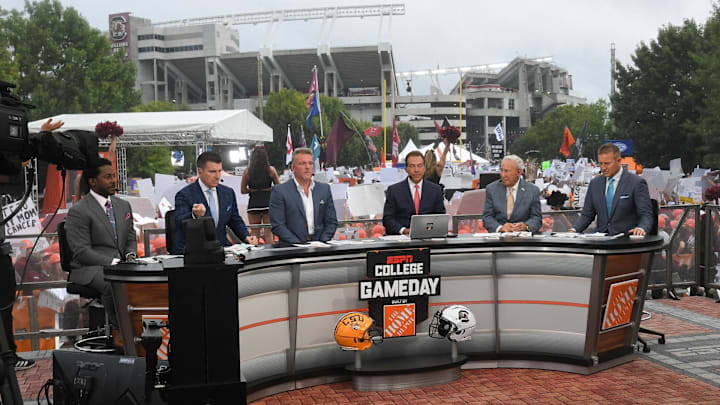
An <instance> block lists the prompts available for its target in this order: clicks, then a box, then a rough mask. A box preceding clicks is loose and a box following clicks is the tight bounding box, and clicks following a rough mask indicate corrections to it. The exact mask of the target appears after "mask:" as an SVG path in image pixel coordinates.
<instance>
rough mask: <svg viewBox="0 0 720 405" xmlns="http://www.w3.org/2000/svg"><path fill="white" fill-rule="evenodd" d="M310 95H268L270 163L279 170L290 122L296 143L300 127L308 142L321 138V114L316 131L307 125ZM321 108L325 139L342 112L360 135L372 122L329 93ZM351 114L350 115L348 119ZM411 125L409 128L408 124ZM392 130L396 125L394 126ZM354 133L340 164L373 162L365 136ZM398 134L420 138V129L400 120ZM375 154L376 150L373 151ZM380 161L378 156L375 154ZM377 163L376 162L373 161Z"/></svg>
mask: <svg viewBox="0 0 720 405" xmlns="http://www.w3.org/2000/svg"><path fill="white" fill-rule="evenodd" d="M306 101H307V96H306V95H305V94H302V93H300V92H298V91H296V90H290V89H283V90H280V91H279V92H276V93H272V94H270V96H269V97H268V99H267V103H266V104H265V108H264V110H263V118H264V121H265V124H267V125H268V126H270V127H271V128H272V129H273V142H272V144H267V145H265V148H266V150H267V152H268V156H269V158H270V164H271V165H273V166H275V167H276V168H277V169H279V170H283V169H284V168H285V167H286V166H285V140H286V137H287V126H288V124H290V129H291V133H292V140H293V145H295V147H297V146H298V145H300V133H301V131H300V129H301V128H302V129H303V131H304V133H305V142H306V143H307V145H308V146H310V144H311V143H312V139H313V136H317V138H318V140H321V135H320V126H319V124H320V117H318V116H315V117H313V118H312V120H313V129H312V131H311V130H310V129H309V128H308V127H307V124H306V122H305V117H307V113H308V108H307V107H306V106H305V103H306ZM320 108H321V110H322V128H323V135H324V137H325V139H327V138H328V137H329V136H330V131H331V130H332V127H333V124H335V120H336V119H337V117H338V115H340V114H341V113H342V114H344V115H343V119H345V123H346V124H347V126H348V127H349V128H351V129H354V130H356V131H357V132H358V133H359V134H360V135H362V136H363V137H364V135H363V134H362V132H363V131H365V129H367V128H368V127H370V126H371V124H370V123H368V122H361V121H358V120H355V119H353V118H352V117H351V116H350V114H349V113H348V111H347V108H345V105H344V104H343V103H342V101H340V99H339V98H336V97H327V96H324V95H320ZM348 118H349V119H348ZM404 126H408V127H409V128H405V127H404ZM390 131H392V128H391V129H390ZM358 133H356V134H354V135H353V136H352V137H351V138H350V139H349V140H348V141H347V143H346V144H345V145H344V146H343V148H342V149H340V152H339V153H338V157H337V164H338V166H346V167H357V166H365V165H367V164H369V163H371V162H369V159H368V152H367V150H366V147H365V140H364V139H362V138H361V136H358ZM398 134H399V136H400V139H401V140H402V139H405V142H407V139H408V138H411V137H414V139H415V140H416V141H417V131H416V130H415V128H414V127H412V126H411V125H408V124H400V126H398ZM389 139H390V142H392V132H390V138H389ZM374 141H375V142H376V146H377V147H378V149H379V148H380V147H381V142H382V141H381V140H380V141H379V142H378V139H377V138H376V139H374ZM371 156H372V152H371ZM372 159H373V160H375V161H376V158H375V157H373V158H372ZM373 163H374V162H373Z"/></svg>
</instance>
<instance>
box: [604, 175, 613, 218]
mask: <svg viewBox="0 0 720 405" xmlns="http://www.w3.org/2000/svg"><path fill="white" fill-rule="evenodd" d="M614 182H615V179H614V178H612V177H611V178H610V180H609V183H608V188H607V191H606V192H605V205H607V213H608V217H610V210H612V201H613V196H614V195H615V186H614V185H613V183H614Z"/></svg>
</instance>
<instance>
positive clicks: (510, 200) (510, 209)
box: [507, 187, 515, 221]
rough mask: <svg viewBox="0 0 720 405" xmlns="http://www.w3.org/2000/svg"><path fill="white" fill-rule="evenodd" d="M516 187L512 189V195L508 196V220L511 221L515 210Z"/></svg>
mask: <svg viewBox="0 0 720 405" xmlns="http://www.w3.org/2000/svg"><path fill="white" fill-rule="evenodd" d="M514 189H515V187H510V194H508V198H507V219H508V221H509V220H510V216H511V215H512V212H513V208H515V197H513V190H514Z"/></svg>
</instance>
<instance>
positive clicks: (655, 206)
mask: <svg viewBox="0 0 720 405" xmlns="http://www.w3.org/2000/svg"><path fill="white" fill-rule="evenodd" d="M650 202H651V204H652V211H653V224H652V228H650V231H649V232H648V234H649V235H657V234H658V214H659V212H660V208H659V206H658V202H657V200H650ZM651 259H652V258H651ZM651 264H652V261H651ZM649 273H650V270H649V269H648V275H649ZM650 318H652V314H651V313H650V312H648V311H646V310H645V309H643V311H642V317H641V319H640V321H641V322H642V321H647V320H648V319H650ZM638 333H647V334H649V335H655V336H660V338H659V339H658V343H659V344H661V345H664V344H665V334H664V333H660V332H657V331H654V330H652V329H646V328H643V327H642V326H641V327H640V329H638ZM638 342H640V344H641V345H642V346H643V353H650V348H649V347H648V344H647V342H646V341H645V339H643V338H642V337H640V335H639V334H638Z"/></svg>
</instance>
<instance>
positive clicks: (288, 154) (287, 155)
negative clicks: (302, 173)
mask: <svg viewBox="0 0 720 405" xmlns="http://www.w3.org/2000/svg"><path fill="white" fill-rule="evenodd" d="M285 146H287V150H286V152H285V164H286V165H289V164H290V162H292V154H293V143H292V137H290V125H288V134H287V141H285Z"/></svg>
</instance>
